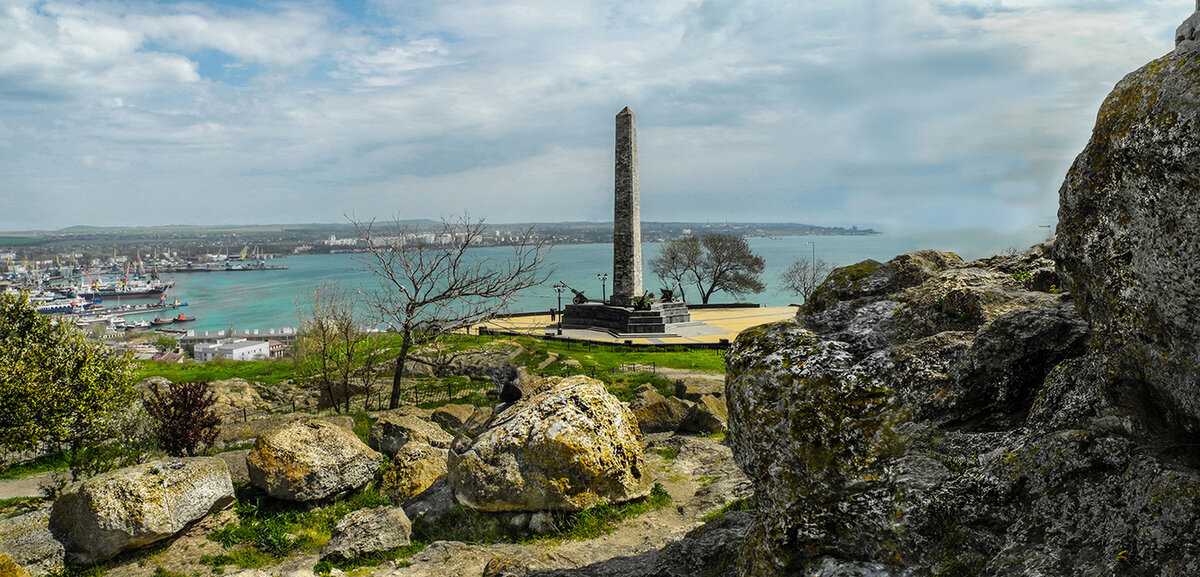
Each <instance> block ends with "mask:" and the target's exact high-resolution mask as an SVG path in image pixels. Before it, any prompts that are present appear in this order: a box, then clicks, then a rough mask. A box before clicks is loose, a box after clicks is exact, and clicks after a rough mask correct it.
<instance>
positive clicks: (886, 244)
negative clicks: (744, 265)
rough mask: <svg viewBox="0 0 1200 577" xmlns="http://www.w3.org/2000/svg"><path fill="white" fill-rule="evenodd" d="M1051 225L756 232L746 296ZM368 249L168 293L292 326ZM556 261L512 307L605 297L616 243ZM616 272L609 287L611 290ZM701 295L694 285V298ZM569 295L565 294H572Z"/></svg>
mask: <svg viewBox="0 0 1200 577" xmlns="http://www.w3.org/2000/svg"><path fill="white" fill-rule="evenodd" d="M1048 234H1049V231H1048V230H1047V229H1045V228H1038V229H1033V230H1029V231H1023V232H1018V233H1013V234H1008V235H1002V234H995V233H988V232H978V231H953V232H936V233H925V234H921V235H903V236H901V235H887V234H880V235H872V236H792V237H777V238H750V239H748V240H749V243H750V247H751V249H752V250H753V251H754V252H756V253H758V254H760V255H762V257H763V258H764V259H765V260H766V264H767V269H766V272H765V274H764V275H763V281H764V282H765V283H766V284H767V290H766V291H764V292H762V293H761V294H757V295H746V297H745V298H744V300H747V301H750V302H757V303H761V304H763V305H767V306H782V305H787V304H790V303H793V302H795V301H796V297H794V296H792V295H789V294H786V293H780V292H778V291H777V289H776V286H777V284H778V283H777V278H778V276H779V273H780V272H782V271H783V270H784V269H786V268H787V267H788V265H789V264H791V263H792V261H793V260H795V259H796V258H797V257H804V258H809V257H810V256H811V255H812V253H813V252H814V251H815V253H816V256H817V258H819V259H821V260H825V261H827V262H830V263H832V264H834V265H835V266H844V265H847V264H853V263H856V262H859V261H861V260H864V259H868V258H870V259H875V260H879V261H885V260H888V259H890V258H892V257H893V256H896V255H897V254H901V253H904V252H909V251H913V250H920V249H924V248H935V249H939V250H950V251H954V252H957V253H958V254H959V255H960V256H962V257H963V258H965V259H968V260H969V259H974V258H980V257H984V256H989V255H992V254H996V253H998V252H1001V251H1003V250H1005V249H1006V248H1010V247H1011V248H1017V249H1019V250H1024V249H1025V248H1028V247H1029V246H1031V245H1033V244H1035V243H1037V242H1040V241H1041V240H1043V239H1044V238H1045V237H1046V236H1047V235H1048ZM480 250H481V251H492V252H495V254H496V256H497V258H502V257H503V256H504V254H505V253H506V252H507V251H510V250H511V249H508V248H503V247H497V248H485V249H480ZM657 254H658V244H657V243H644V244H643V246H642V256H643V258H644V260H646V261H649V260H650V259H651V258H653V257H654V256H656V255H657ZM362 258H363V257H362V256H361V255H353V254H332V255H303V256H289V257H287V258H283V259H277V260H273V261H270V262H271V264H277V265H286V266H287V267H288V270H277V271H271V270H268V271H244V272H208V273H184V274H176V275H173V276H172V277H168V278H174V280H175V282H176V284H175V288H174V289H172V291H171V292H170V293H168V297H169V298H171V299H179V300H180V301H185V302H187V303H188V304H189V306H188V307H187V308H186V309H183V310H184V312H186V314H187V315H188V316H192V317H196V319H197V320H196V321H195V322H192V323H188V324H187V325H186V328H189V329H195V330H201V331H204V330H210V331H212V330H223V329H228V328H229V327H230V326H231V325H232V326H234V327H235V328H236V329H237V330H238V331H239V332H240V331H242V330H246V329H270V328H283V327H293V326H296V325H297V324H298V314H297V301H302V300H303V299H304V297H305V294H306V293H308V292H309V291H311V289H312V287H314V286H315V285H317V284H318V283H321V282H323V281H337V282H338V284H340V285H341V286H342V287H343V288H346V289H371V288H374V287H375V286H376V285H375V280H374V278H373V277H372V276H371V275H370V274H369V273H367V272H366V271H365V270H364V269H365V266H364V265H363V264H362V262H361V259H362ZM550 261H551V262H552V263H553V265H554V269H555V273H554V274H553V275H552V276H551V277H550V280H549V281H548V282H547V284H546V285H545V286H543V287H541V288H539V289H535V290H533V291H530V292H529V293H527V294H523V295H521V297H520V299H519V300H518V302H517V304H516V306H515V307H514V308H513V310H512V311H510V312H521V311H544V310H549V309H550V308H552V307H555V306H556V305H557V295H556V294H555V293H554V291H553V290H552V289H551V288H550V285H552V284H554V283H555V282H556V281H560V280H561V281H563V282H565V283H567V284H568V285H570V286H572V287H574V288H576V289H578V290H582V291H584V292H585V293H586V294H587V295H588V296H589V297H592V298H598V297H600V291H601V286H600V281H599V280H597V278H596V275H597V274H598V273H603V272H607V273H608V274H609V275H611V274H612V245H609V244H583V245H561V246H557V247H554V248H553V250H552V251H551V253H550ZM644 270H646V271H647V272H646V275H647V278H646V281H645V288H646V290H648V291H650V292H658V289H659V287H660V285H661V284H662V283H660V282H659V281H658V279H657V278H654V276H653V275H652V274H651V273H649V272H648V271H649V267H647V268H646V269H644ZM611 288H612V284H611V279H610V281H609V282H608V283H607V286H606V290H607V289H611ZM694 294H695V290H694V289H689V290H688V295H689V297H690V296H691V295H694ZM570 296H571V295H570V293H567V294H565V295H564V300H566V299H569V298H570ZM713 300H714V302H731V301H732V300H733V299H732V298H731V297H730V296H729V295H723V294H720V293H718V294H716V295H714V296H713Z"/></svg>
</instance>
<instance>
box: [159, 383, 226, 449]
mask: <svg viewBox="0 0 1200 577" xmlns="http://www.w3.org/2000/svg"><path fill="white" fill-rule="evenodd" d="M144 402H145V404H146V410H147V411H148V412H149V413H150V415H151V416H152V417H154V419H155V420H156V421H158V430H157V431H156V434H155V436H156V437H157V438H158V443H159V446H160V447H162V449H163V450H164V451H166V452H167V453H168V454H170V455H173V456H177V457H187V456H192V455H196V454H197V453H198V452H199V451H200V448H201V446H211V445H212V444H213V442H214V441H216V440H217V434H218V433H219V432H220V429H219V427H220V424H221V418H220V417H218V416H217V413H216V411H214V410H213V405H215V404H216V402H217V397H216V395H215V394H213V392H212V390H211V389H209V387H208V383H205V382H188V383H179V384H176V383H171V385H170V386H169V387H168V388H167V391H166V393H165V394H164V393H163V392H162V391H161V390H159V388H158V384H157V383H155V384H153V385H151V388H150V396H149V397H146V398H145V399H144Z"/></svg>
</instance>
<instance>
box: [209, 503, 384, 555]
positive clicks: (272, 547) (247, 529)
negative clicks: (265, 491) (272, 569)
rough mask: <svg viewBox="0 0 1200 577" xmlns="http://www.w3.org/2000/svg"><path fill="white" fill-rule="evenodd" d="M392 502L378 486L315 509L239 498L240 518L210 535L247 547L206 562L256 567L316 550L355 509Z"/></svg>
mask: <svg viewBox="0 0 1200 577" xmlns="http://www.w3.org/2000/svg"><path fill="white" fill-rule="evenodd" d="M390 504H391V502H390V501H389V500H388V499H387V497H385V496H383V495H381V494H379V492H377V491H374V490H368V491H364V492H362V493H358V494H357V495H354V496H353V497H351V498H349V499H347V500H344V501H339V502H337V503H333V504H331V505H329V506H327V507H323V508H320V509H313V510H311V511H298V510H294V509H290V508H286V506H281V504H280V503H279V502H274V501H266V502H265V503H264V502H262V501H239V502H238V503H237V504H236V505H235V506H234V512H235V513H236V514H237V516H238V521H237V522H236V523H229V524H227V525H225V526H223V527H220V528H218V529H217V530H215V531H213V532H212V533H210V534H209V539H210V540H212V541H215V542H217V543H220V544H221V545H223V546H224V547H226V548H234V547H238V546H243V548H241V549H237V550H234V551H232V552H230V553H229V554H225V555H216V556H212V557H208V558H207V561H203V562H204V563H205V564H207V565H210V566H212V567H213V568H214V569H217V568H219V567H221V566H223V565H226V564H234V565H237V566H238V567H240V568H242V569H253V568H255V567H262V566H264V565H267V564H269V563H271V562H272V561H277V560H279V559H282V558H284V557H286V556H287V555H289V554H291V553H292V552H295V551H304V552H314V551H317V550H319V549H320V548H321V547H322V546H323V545H325V543H327V542H328V541H329V536H330V533H331V532H332V531H333V526H334V525H336V524H337V522H338V521H340V520H341V519H342V517H345V516H346V515H347V514H349V513H350V512H351V511H357V510H359V509H369V508H374V507H381V506H384V505H390Z"/></svg>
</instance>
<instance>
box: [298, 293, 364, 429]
mask: <svg viewBox="0 0 1200 577" xmlns="http://www.w3.org/2000/svg"><path fill="white" fill-rule="evenodd" d="M298 306H299V311H300V331H299V332H298V334H297V339H296V345H295V349H294V350H295V355H296V359H297V361H298V362H297V367H298V368H299V369H300V371H301V373H302V374H304V375H306V376H307V377H308V378H309V380H310V382H312V383H313V384H315V385H316V386H317V388H319V389H320V390H321V393H322V394H323V395H324V396H326V397H327V398H328V400H329V404H330V406H332V407H333V408H334V409H335V410H338V411H342V410H344V411H346V412H349V411H350V397H351V396H353V386H352V385H353V383H354V380H355V379H354V374H355V371H356V370H357V369H359V367H360V365H361V363H362V362H363V359H362V356H363V353H364V351H363V350H361V349H362V348H363V346H362V345H363V342H364V340H365V334H364V333H363V332H362V330H361V327H362V326H363V325H364V324H365V323H363V321H362V319H360V318H359V315H358V313H357V310H356V306H355V300H354V298H353V297H352V295H351V294H350V293H349V292H347V291H346V290H345V289H342V288H341V287H339V286H338V285H337V283H335V282H325V283H321V284H320V285H317V287H316V288H314V289H313V290H312V293H311V294H309V295H308V298H307V301H306V302H304V303H301V304H300V305H298ZM375 362H377V361H375Z"/></svg>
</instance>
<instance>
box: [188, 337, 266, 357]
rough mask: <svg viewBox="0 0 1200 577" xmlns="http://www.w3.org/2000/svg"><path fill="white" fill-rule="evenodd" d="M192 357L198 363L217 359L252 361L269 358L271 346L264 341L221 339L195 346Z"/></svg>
mask: <svg viewBox="0 0 1200 577" xmlns="http://www.w3.org/2000/svg"><path fill="white" fill-rule="evenodd" d="M192 356H194V357H195V358H196V360H197V361H200V362H207V361H211V360H213V359H216V358H218V357H219V358H222V359H230V360H234V361H253V360H258V359H265V358H267V357H269V356H271V345H270V344H268V343H267V342H266V341H251V340H247V339H221V340H219V341H217V342H216V343H214V344H211V345H209V344H203V345H196V349H195V352H194V353H193V355H192Z"/></svg>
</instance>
